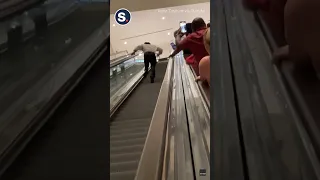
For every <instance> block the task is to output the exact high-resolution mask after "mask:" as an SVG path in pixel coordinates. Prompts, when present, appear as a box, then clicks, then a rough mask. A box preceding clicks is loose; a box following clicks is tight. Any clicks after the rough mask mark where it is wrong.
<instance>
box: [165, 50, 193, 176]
mask: <svg viewBox="0 0 320 180" xmlns="http://www.w3.org/2000/svg"><path fill="white" fill-rule="evenodd" d="M179 56H180V57H181V55H178V56H177V57H176V58H175V61H174V75H173V81H172V83H173V84H172V86H173V87H172V99H171V106H170V107H171V108H170V112H169V113H170V117H169V122H168V123H169V133H168V135H169V143H168V144H172V145H173V146H171V147H170V148H168V151H169V152H167V155H168V156H169V157H168V158H169V160H170V161H171V162H173V163H170V164H169V165H168V175H167V179H168V180H193V179H194V176H195V174H194V171H193V160H192V154H191V153H192V152H191V149H190V147H191V142H190V139H191V138H192V137H189V127H188V117H187V114H186V106H185V100H184V98H185V96H184V87H183V82H182V79H181V76H182V73H183V72H182V71H181V66H182V65H183V64H182V63H181V61H179ZM171 154H174V159H173V158H171V157H170V155H171Z"/></svg>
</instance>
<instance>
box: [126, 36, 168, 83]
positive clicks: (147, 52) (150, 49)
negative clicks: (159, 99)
mask: <svg viewBox="0 0 320 180" xmlns="http://www.w3.org/2000/svg"><path fill="white" fill-rule="evenodd" d="M137 51H142V52H143V53H144V77H146V76H147V75H148V69H149V64H151V75H150V79H151V83H154V78H155V75H156V64H157V58H156V53H157V56H160V55H161V54H162V52H163V50H162V49H161V48H160V47H158V46H155V45H152V44H150V43H149V42H145V43H144V44H141V45H139V46H137V47H136V48H134V50H133V52H132V53H131V54H132V55H134V54H135V53H136V52H137Z"/></svg>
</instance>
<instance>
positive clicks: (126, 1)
mask: <svg viewBox="0 0 320 180" xmlns="http://www.w3.org/2000/svg"><path fill="white" fill-rule="evenodd" d="M205 2H210V0H174V1H172V0H162V1H160V0H151V1H150V0H134V1H133V0H114V1H111V2H110V3H111V5H110V8H111V12H110V14H114V13H115V12H116V11H117V10H118V9H120V8H126V9H128V10H129V11H131V12H134V11H143V10H150V9H160V8H166V7H174V6H182V5H189V4H198V3H205Z"/></svg>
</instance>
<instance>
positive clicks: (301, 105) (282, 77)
mask: <svg viewBox="0 0 320 180" xmlns="http://www.w3.org/2000/svg"><path fill="white" fill-rule="evenodd" d="M254 15H255V19H256V21H257V22H258V24H259V26H260V28H261V30H262V32H263V34H264V36H265V39H266V41H267V43H268V45H269V48H270V51H271V52H274V51H275V50H276V49H277V48H278V46H277V44H276V42H275V40H274V38H273V36H272V34H271V32H270V31H269V29H268V27H267V25H266V23H265V22H264V21H263V18H262V16H261V15H260V14H259V12H255V14H254ZM291 65H292V62H286V63H282V64H281V66H276V67H275V68H274V69H275V73H276V75H277V77H278V80H279V82H280V85H281V86H282V89H283V92H282V93H283V95H284V96H285V99H286V101H287V103H288V107H289V108H290V111H291V114H292V115H293V119H294V120H295V123H296V124H297V126H298V130H299V133H300V135H301V138H302V141H303V142H304V146H305V150H306V151H307V153H308V156H309V160H310V162H311V163H312V165H313V166H314V169H315V173H316V174H317V176H318V177H320V172H319V169H320V168H319V167H320V166H319V165H320V164H319V161H318V160H317V159H316V158H315V157H316V156H317V155H316V153H315V149H314V148H315V147H314V144H313V145H312V144H310V139H309V137H307V136H308V135H307V133H306V128H304V127H303V125H302V122H301V118H300V116H301V115H302V116H303V118H304V119H305V120H307V122H308V124H309V126H312V128H311V134H312V135H313V136H314V137H313V139H314V138H315V139H316V140H315V141H316V144H315V145H316V148H318V149H320V138H319V134H320V132H319V131H318V130H315V120H314V118H313V117H312V115H311V113H310V110H309V108H308V107H307V105H306V103H305V101H304V98H303V96H302V94H301V92H300V91H299V88H298V87H297V84H296V83H295V81H294V78H293V76H292V74H291V72H289V69H290V66H291ZM288 86H289V87H288ZM291 98H294V100H293V99H291ZM294 102H297V103H294ZM297 107H298V109H297Z"/></svg>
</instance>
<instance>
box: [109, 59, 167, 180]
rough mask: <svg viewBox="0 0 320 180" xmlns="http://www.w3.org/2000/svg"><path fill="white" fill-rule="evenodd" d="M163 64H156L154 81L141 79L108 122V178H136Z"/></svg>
mask: <svg viewBox="0 0 320 180" xmlns="http://www.w3.org/2000/svg"><path fill="white" fill-rule="evenodd" d="M166 67H167V63H159V64H158V66H157V67H156V68H157V69H156V70H157V77H156V79H155V83H153V84H151V83H150V82H149V81H148V80H149V79H144V80H143V81H142V82H140V84H139V85H138V86H137V87H136V89H135V90H134V92H133V93H132V94H131V95H130V96H129V98H128V99H127V100H126V101H125V102H124V103H123V104H122V105H121V107H120V108H119V110H118V111H117V112H116V113H115V115H114V118H113V120H112V121H111V123H110V163H111V164H110V179H111V180H134V178H135V174H136V170H137V168H138V165H139V161H140V157H141V154H142V151H143V147H144V143H145V140H146V137H147V134H148V129H149V126H150V122H151V119H152V115H153V112H154V108H155V105H156V102H157V99H158V95H159V91H160V87H161V84H162V80H163V77H164V74H165V71H166Z"/></svg>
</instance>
